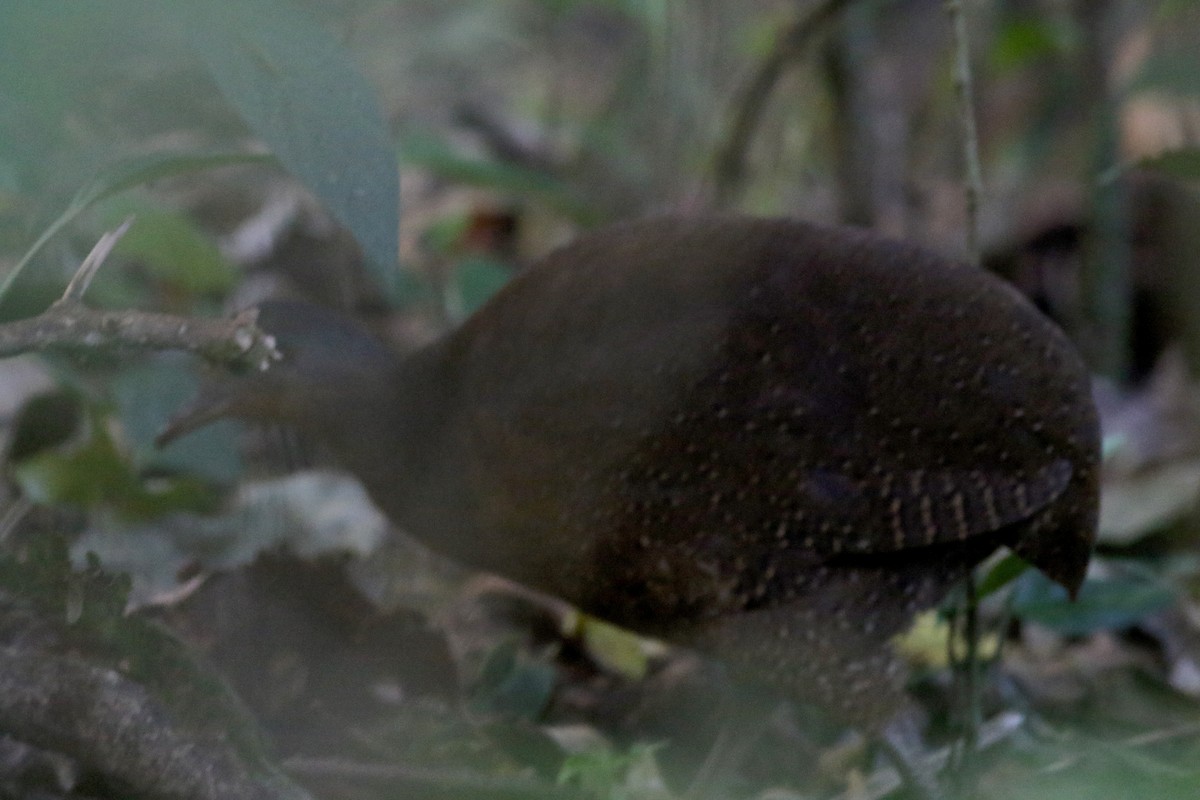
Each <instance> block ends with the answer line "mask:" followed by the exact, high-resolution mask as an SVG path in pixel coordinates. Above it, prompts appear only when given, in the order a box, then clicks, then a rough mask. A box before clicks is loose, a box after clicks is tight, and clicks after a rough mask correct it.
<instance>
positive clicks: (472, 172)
mask: <svg viewBox="0 0 1200 800" xmlns="http://www.w3.org/2000/svg"><path fill="white" fill-rule="evenodd" d="M401 160H402V161H403V163H405V164H407V165H410V166H415V167H423V168H425V169H428V170H429V171H430V172H433V173H435V174H436V175H438V176H440V177H442V178H445V179H447V180H451V181H455V182H458V183H464V184H467V185H470V186H481V187H484V188H488V189H495V190H496V191H500V192H510V193H512V194H513V195H516V196H518V197H532V198H535V199H537V200H539V201H540V202H542V203H545V204H546V205H547V206H548V207H550V208H552V209H554V210H555V211H557V212H559V213H561V214H564V215H566V216H567V217H568V218H570V219H572V220H574V221H576V222H580V223H584V224H586V223H589V222H595V221H597V219H598V213H597V211H596V209H595V208H593V207H591V206H590V205H588V204H587V203H585V202H583V201H581V200H580V199H579V198H578V197H576V196H575V194H574V193H573V192H572V190H571V188H570V187H569V186H568V185H567V184H566V183H564V182H563V181H561V180H559V179H558V178H556V177H554V176H552V175H547V174H546V173H545V172H540V171H538V170H535V169H530V168H528V167H522V166H517V165H514V164H507V163H504V162H501V161H493V160H490V159H483V158H475V157H467V156H463V155H460V154H459V153H457V152H455V151H454V150H453V149H452V148H450V147H448V146H447V145H446V144H445V142H443V141H442V140H441V139H440V138H438V137H436V136H431V135H429V134H422V133H418V132H409V133H408V134H406V135H405V137H404V149H403V152H402V153H401Z"/></svg>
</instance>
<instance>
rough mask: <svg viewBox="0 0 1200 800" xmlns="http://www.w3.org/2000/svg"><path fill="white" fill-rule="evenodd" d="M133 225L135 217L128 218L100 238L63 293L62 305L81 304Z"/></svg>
mask: <svg viewBox="0 0 1200 800" xmlns="http://www.w3.org/2000/svg"><path fill="white" fill-rule="evenodd" d="M132 224H133V217H127V218H126V219H125V221H124V222H122V223H121V224H120V225H118V226H117V228H116V230H111V231H108V232H107V233H105V234H104V235H103V236H101V237H100V240H99V241H98V242H96V246H95V247H93V248H92V252H90V253H88V254H87V258H85V259H84V260H83V263H82V264H80V265H79V269H77V270H76V271H75V275H74V276H72V278H71V281H70V283H68V284H67V288H66V290H65V291H63V295H62V298H61V299H60V300H59V302H60V303H81V302H83V295H84V293H85V292H86V291H87V290H88V287H89V286H91V285H92V279H93V278H95V277H96V273H97V272H98V271H99V269H100V266H101V265H102V264H103V263H104V261H105V259H107V258H108V254H109V253H111V252H112V249H113V248H114V247H116V245H117V242H119V241H121V237H122V236H124V235H125V233H126V231H128V230H129V226H130V225H132Z"/></svg>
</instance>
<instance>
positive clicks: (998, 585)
mask: <svg viewBox="0 0 1200 800" xmlns="http://www.w3.org/2000/svg"><path fill="white" fill-rule="evenodd" d="M1027 569H1029V562H1028V561H1026V560H1025V559H1023V558H1021V557H1020V556H1019V555H1017V554H1016V553H1009V554H1008V555H1006V556H1005V557H1004V558H1002V559H1000V562H999V563H998V564H996V565H995V566H993V567H992V568H991V569H989V570H988V572H987V574H986V575H984V576H983V578H982V579H981V580H980V581H979V589H978V596H979V599H980V600H982V599H983V598H985V597H987V596H989V595H991V594H994V593H995V592H997V591H999V590H1000V589H1003V588H1004V587H1005V586H1007V585H1008V584H1010V583H1012V582H1013V581H1015V580H1016V579H1017V578H1019V577H1021V575H1023V574H1024V573H1025V571H1026V570H1027Z"/></svg>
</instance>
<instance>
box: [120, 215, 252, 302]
mask: <svg viewBox="0 0 1200 800" xmlns="http://www.w3.org/2000/svg"><path fill="white" fill-rule="evenodd" d="M104 216H105V218H106V219H113V220H121V219H124V218H126V217H133V224H132V225H131V226H130V227H129V230H128V231H127V232H126V233H125V235H124V236H123V237H122V238H121V241H119V242H118V243H117V246H116V248H115V249H114V251H113V252H115V253H119V254H121V255H123V256H126V257H130V258H133V259H136V260H137V261H139V262H140V263H141V265H142V266H143V267H144V268H145V270H146V272H147V273H149V274H150V275H151V276H153V277H155V278H158V279H159V280H162V281H165V282H166V283H168V284H170V285H172V286H174V287H176V288H178V289H182V290H184V291H185V292H187V293H189V294H220V293H223V292H226V291H228V290H230V289H232V288H233V287H234V286H235V285H236V284H237V280H238V277H239V273H238V270H237V268H236V267H234V265H233V264H231V263H229V261H227V260H226V259H225V257H224V256H223V255H221V251H220V250H219V249H217V246H216V244H214V243H213V242H212V240H211V239H209V238H208V237H207V236H206V235H205V234H204V233H203V232H202V231H201V230H200V229H199V228H198V227H197V226H196V224H195V222H193V221H192V219H191V218H189V217H188V216H187V215H185V214H181V213H179V212H177V211H169V210H165V209H158V208H151V207H149V206H147V205H146V204H144V203H123V202H114V203H113V206H112V208H108V209H106V210H105V214H104Z"/></svg>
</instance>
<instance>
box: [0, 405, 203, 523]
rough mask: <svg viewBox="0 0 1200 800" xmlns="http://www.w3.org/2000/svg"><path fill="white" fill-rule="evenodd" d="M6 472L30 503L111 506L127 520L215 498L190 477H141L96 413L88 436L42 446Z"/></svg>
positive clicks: (195, 507)
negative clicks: (51, 447)
mask: <svg viewBox="0 0 1200 800" xmlns="http://www.w3.org/2000/svg"><path fill="white" fill-rule="evenodd" d="M12 473H13V477H14V478H15V479H16V481H17V483H18V485H20V487H21V490H22V491H23V492H24V493H25V495H26V496H27V497H28V498H29V499H31V500H33V501H34V502H35V503H43V504H53V503H66V504H70V505H74V506H78V507H80V508H88V509H94V508H111V509H113V510H114V511H116V512H117V513H119V514H120V515H122V516H123V517H126V518H128V519H151V518H154V517H157V516H161V515H163V514H167V513H170V512H173V511H180V510H187V511H208V510H211V509H212V508H213V504H214V501H215V498H214V496H213V493H212V491H211V490H210V489H209V488H208V487H207V486H206V485H205V484H204V483H202V482H200V481H197V480H194V479H190V478H180V479H155V480H152V481H142V479H141V478H140V476H139V475H138V474H137V473H136V472H135V471H134V469H133V467H132V466H131V465H130V463H129V462H128V461H127V460H126V459H125V458H124V457H123V456H122V454H121V452H120V451H119V450H118V448H117V446H116V443H115V442H114V441H113V439H112V437H111V436H110V435H109V434H108V430H107V427H106V426H105V425H104V424H103V421H102V419H101V418H100V417H99V415H98V413H96V412H93V419H92V421H91V429H90V436H89V437H88V438H86V439H85V440H83V441H81V442H77V443H75V444H74V445H73V446H69V447H66V448H63V449H56V450H43V451H41V452H39V453H37V454H35V455H33V456H31V457H29V458H27V459H25V460H24V461H22V462H20V463H19V464H16V465H14V467H13V470H12Z"/></svg>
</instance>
